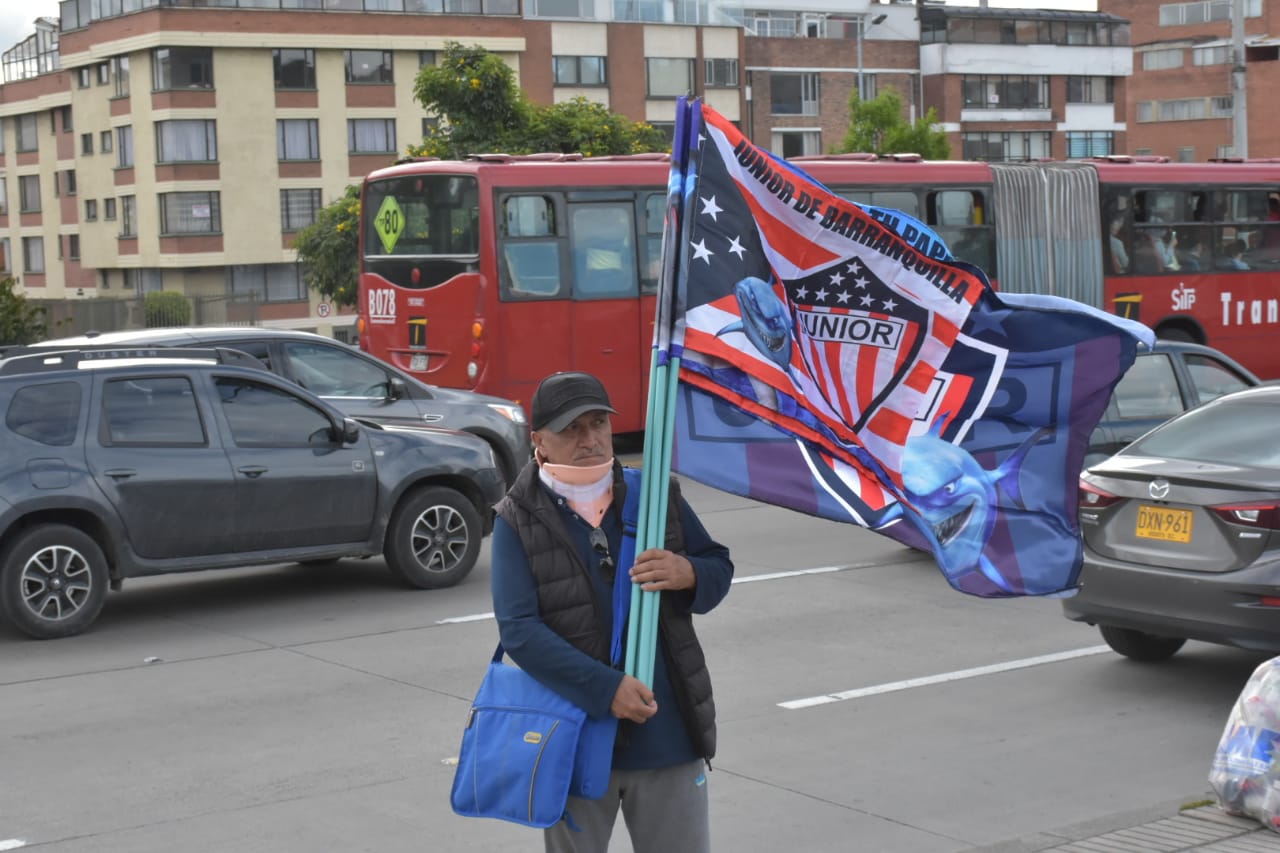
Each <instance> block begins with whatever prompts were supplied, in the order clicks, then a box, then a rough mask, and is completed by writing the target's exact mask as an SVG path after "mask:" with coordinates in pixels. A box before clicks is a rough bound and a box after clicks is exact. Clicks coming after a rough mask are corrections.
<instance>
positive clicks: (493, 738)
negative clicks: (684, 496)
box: [449, 469, 640, 829]
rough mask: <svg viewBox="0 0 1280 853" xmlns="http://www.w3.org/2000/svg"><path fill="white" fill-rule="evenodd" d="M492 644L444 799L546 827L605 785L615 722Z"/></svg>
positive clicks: (632, 476)
mask: <svg viewBox="0 0 1280 853" xmlns="http://www.w3.org/2000/svg"><path fill="white" fill-rule="evenodd" d="M639 473H640V472H639V471H636V470H634V469H624V471H623V474H624V476H625V477H626V482H627V498H626V502H625V503H624V505H623V508H622V524H623V537H622V549H621V551H622V553H621V554H620V555H619V560H618V568H617V574H616V576H615V581H614V595H613V642H612V645H611V650H612V651H611V658H612V664H613V666H614V667H617V666H618V665H619V664H620V663H621V661H622V626H623V624H624V623H625V622H626V617H627V613H628V611H629V610H630V606H631V583H630V580H629V574H628V572H629V570H630V568H631V564H632V563H633V562H634V561H635V550H636V516H637V513H638V510H639V505H640V500H639V498H640V476H639ZM502 657H503V648H502V644H501V643H499V644H498V648H497V650H496V651H495V652H494V654H493V659H492V661H490V663H489V669H488V671H487V672H486V673H485V677H484V681H482V682H481V683H480V689H479V691H477V693H476V698H475V701H473V702H472V704H471V711H470V713H469V714H468V716H467V725H466V728H465V729H463V732H462V747H461V749H460V750H459V752H458V769H457V770H456V771H455V773H454V776H453V789H452V790H451V792H450V794H449V802H450V805H451V806H452V807H453V810H454V812H455V813H457V814H459V815H462V816H464V817H491V818H498V819H499V820H507V821H511V822H513V823H519V824H524V825H525V826H532V827H537V828H539V829H546V828H547V827H550V826H554V825H555V824H557V823H559V822H560V820H561V819H565V818H568V819H569V821H570V824H571V825H572V818H569V816H568V814H567V812H566V806H567V804H568V799H569V797H571V796H573V797H581V798H583V799H588V800H594V799H598V798H599V797H601V796H603V795H604V792H605V791H606V790H607V789H608V787H609V774H610V772H611V770H612V767H613V745H614V740H615V739H616V738H617V734H618V719H617V717H614V716H613V715H612V714H610V715H608V716H607V717H605V718H604V719H596V718H595V717H591V716H588V715H587V712H586V711H584V710H582V709H581V708H579V707H578V706H577V705H574V704H573V703H572V702H570V701H569V700H567V699H565V698H564V697H563V696H561V695H560V694H559V693H556V692H555V691H554V690H552V689H550V688H549V687H545V686H544V685H543V684H542V683H541V682H539V681H538V680H537V679H535V678H534V677H533V676H531V675H529V674H528V673H526V672H525V671H524V670H522V669H519V668H518V667H514V666H508V665H507V664H505V663H503V662H502Z"/></svg>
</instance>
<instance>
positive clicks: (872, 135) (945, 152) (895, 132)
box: [834, 89, 951, 160]
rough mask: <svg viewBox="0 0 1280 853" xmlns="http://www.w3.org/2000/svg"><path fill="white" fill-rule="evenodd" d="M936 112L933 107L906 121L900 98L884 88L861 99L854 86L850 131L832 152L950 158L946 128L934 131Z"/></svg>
mask: <svg viewBox="0 0 1280 853" xmlns="http://www.w3.org/2000/svg"><path fill="white" fill-rule="evenodd" d="M937 123H938V113H937V110H935V109H934V108H933V107H930V108H929V111H928V112H927V113H925V115H924V117H923V118H918V119H916V120H915V121H914V122H908V121H907V120H906V119H904V118H903V117H902V98H900V97H899V96H898V93H897V92H895V91H893V90H892V89H886V90H884V91H883V92H881V93H880V94H879V95H877V96H876V97H875V98H874V99H873V100H870V101H864V100H862V99H861V98H860V97H858V92H857V90H856V89H855V90H854V91H853V92H852V93H851V94H850V95H849V132H848V133H847V134H846V135H845V138H844V144H843V145H841V146H840V147H839V148H837V149H836V151H835V152H834V153H837V154H843V153H846V152H852V151H861V152H868V153H872V154H919V155H920V156H921V157H923V158H924V159H926V160H946V159H948V158H950V157H951V145H950V143H948V142H947V134H946V132H945V131H942V130H936V129H935V126H936V125H937Z"/></svg>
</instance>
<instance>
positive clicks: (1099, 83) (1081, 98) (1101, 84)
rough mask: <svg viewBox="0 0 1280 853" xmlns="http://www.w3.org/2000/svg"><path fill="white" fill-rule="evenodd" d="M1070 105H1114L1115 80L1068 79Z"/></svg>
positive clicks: (1068, 100) (1106, 78)
mask: <svg viewBox="0 0 1280 853" xmlns="http://www.w3.org/2000/svg"><path fill="white" fill-rule="evenodd" d="M1067 103H1068V104H1114V103H1115V79H1114V78H1112V77H1068V78H1067Z"/></svg>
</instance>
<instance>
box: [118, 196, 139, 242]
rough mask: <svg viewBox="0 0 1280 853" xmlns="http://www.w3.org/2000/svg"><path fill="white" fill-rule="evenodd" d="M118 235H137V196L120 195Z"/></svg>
mask: <svg viewBox="0 0 1280 853" xmlns="http://www.w3.org/2000/svg"><path fill="white" fill-rule="evenodd" d="M120 236H121V237H136V236H138V197H137V196H132V195H122V196H120Z"/></svg>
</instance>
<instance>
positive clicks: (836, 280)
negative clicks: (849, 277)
mask: <svg viewBox="0 0 1280 853" xmlns="http://www.w3.org/2000/svg"><path fill="white" fill-rule="evenodd" d="M843 281H844V276H842V275H840V270H836V271H835V272H833V273H832V274H831V283H832V284H834V285H836V286H837V287H839V286H840V283H841V282H843Z"/></svg>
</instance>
